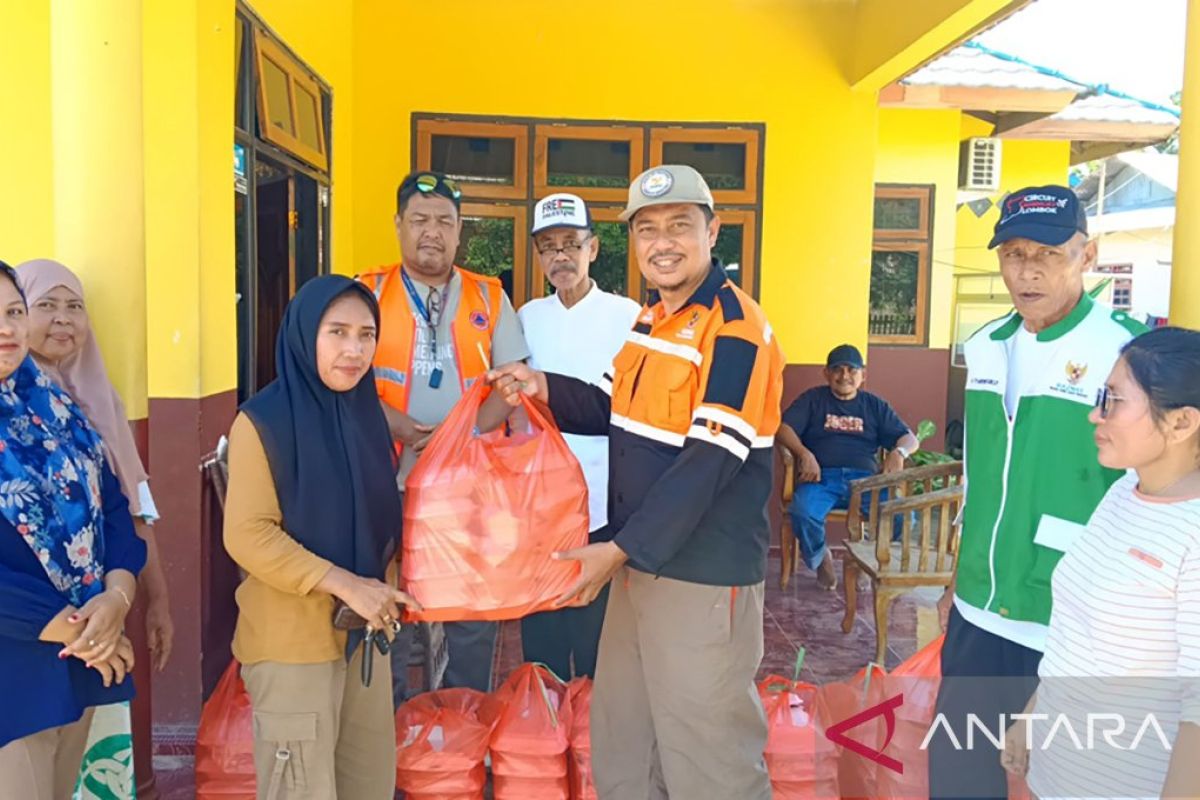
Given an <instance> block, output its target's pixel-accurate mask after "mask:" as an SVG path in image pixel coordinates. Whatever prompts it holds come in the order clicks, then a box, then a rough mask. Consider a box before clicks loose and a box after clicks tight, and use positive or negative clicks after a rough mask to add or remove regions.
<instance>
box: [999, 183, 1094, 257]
mask: <svg viewBox="0 0 1200 800" xmlns="http://www.w3.org/2000/svg"><path fill="white" fill-rule="evenodd" d="M1076 233H1082V234H1083V235H1085V236H1086V235H1087V212H1086V211H1084V208H1083V204H1082V203H1080V202H1079V198H1078V197H1076V196H1075V193H1074V192H1073V191H1071V190H1070V189H1068V188H1067V187H1065V186H1031V187H1029V188H1027V189H1021V190H1020V191H1017V192H1013V193H1012V194H1010V195H1009V196H1008V197H1006V198H1004V201H1003V202H1002V203H1001V204H1000V221H999V222H997V223H996V228H995V231H994V233H993V235H992V241H990V242H989V243H988V249H991V248H993V247H995V246H996V245H998V244H1000V243H1001V242H1007V241H1008V240H1009V239H1032V240H1033V241H1035V242H1039V243H1041V244H1048V245H1054V246H1057V245H1060V244H1062V243H1063V242H1065V241H1067V240H1068V239H1070V238H1071V237H1072V236H1074V235H1075V234H1076Z"/></svg>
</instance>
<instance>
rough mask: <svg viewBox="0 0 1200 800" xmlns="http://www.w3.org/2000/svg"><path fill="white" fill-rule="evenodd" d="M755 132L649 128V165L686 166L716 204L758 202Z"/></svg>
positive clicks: (729, 129) (724, 129)
mask: <svg viewBox="0 0 1200 800" xmlns="http://www.w3.org/2000/svg"><path fill="white" fill-rule="evenodd" d="M758 151H759V131H757V130H754V129H751V128H682V127H680V128H676V127H653V128H651V129H650V164H651V165H656V164H687V165H689V166H692V167H695V168H696V170H697V171H698V172H699V173H700V174H701V175H703V176H704V180H705V182H706V183H707V184H708V188H709V189H711V190H712V193H713V201H714V202H715V203H716V204H717V205H721V204H725V203H728V204H732V205H753V204H755V203H758V202H759V200H758V168H759V157H758Z"/></svg>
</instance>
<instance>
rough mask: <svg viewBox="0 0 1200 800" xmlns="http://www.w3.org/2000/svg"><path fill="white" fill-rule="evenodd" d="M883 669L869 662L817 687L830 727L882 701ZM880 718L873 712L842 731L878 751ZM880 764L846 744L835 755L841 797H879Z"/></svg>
mask: <svg viewBox="0 0 1200 800" xmlns="http://www.w3.org/2000/svg"><path fill="white" fill-rule="evenodd" d="M885 674H886V673H885V672H884V670H883V667H881V666H879V665H878V664H868V665H867V666H866V667H864V668H863V669H861V670H859V672H858V673H857V674H856V675H855V676H854V677H853V678H851V679H850V680H848V681H846V682H844V683H830V684H826V685H824V686H822V687H821V688H820V690H819V694H820V696H821V700H822V701H824V703H825V706H826V708H828V709H829V719H830V727H834V726H836V725H838V724H839V723H843V722H845V721H847V720H849V719H851V718H852V717H854V716H855V715H856V714H859V713H862V712H864V711H866V710H868V709H870V708H872V707H874V706H877V705H878V704H880V703H882V702H883V701H884V699H886V698H885V695H884V693H883V692H884V686H883V677H884V675H885ZM882 723H883V718H882V717H881V716H875V717H873V718H871V719H868V720H866V721H864V722H862V723H860V724H858V725H855V726H853V727H851V728H848V729H845V730H843V731H841V735H842V736H844V737H845V738H846V739H849V740H851V741H853V742H857V743H859V745H861V747H862V749H864V750H868V751H871V752H878V750H879V746H880V744H881V743H882V741H883V725H882ZM878 767H879V765H878V764H877V763H876V762H875V761H874V760H873V759H871V758H870V757H868V756H867V755H865V754H864V753H862V752H857V751H856V750H855V749H854V748H853V747H851V746H849V745H847V746H844V747H842V748H841V754H840V756H839V758H838V787H839V789H840V790H841V793H842V797H844V798H871V799H872V800H873V798H876V797H878V793H877V791H876V771H877V768H878Z"/></svg>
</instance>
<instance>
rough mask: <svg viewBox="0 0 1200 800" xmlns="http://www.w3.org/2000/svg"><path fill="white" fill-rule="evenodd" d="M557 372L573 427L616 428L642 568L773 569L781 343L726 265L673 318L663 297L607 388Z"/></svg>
mask: <svg viewBox="0 0 1200 800" xmlns="http://www.w3.org/2000/svg"><path fill="white" fill-rule="evenodd" d="M547 380H548V384H549V389H550V410H551V411H552V412H553V414H554V417H555V420H556V421H557V422H558V425H559V427H560V428H561V429H562V430H563V431H564V432H566V433H579V434H585V435H593V436H599V435H608V437H609V483H608V519H609V529H610V532H611V533H612V534H613V540H614V541H615V542H616V543H617V545H618V546H620V548H621V549H622V550H624V551H625V553H626V554H627V555H628V556H629V563H630V566H632V567H634V568H636V569H639V570H642V571H644V572H650V573H653V574H655V575H662V576H664V577H668V578H675V579H677V580H683V581H690V582H693V583H703V584H710V585H716V586H747V585H750V584H755V583H758V582H759V581H762V580H763V579H764V578H765V576H766V565H767V546H768V542H769V539H770V537H769V530H770V527H769V523H768V521H767V511H766V506H767V500H768V497H769V496H770V493H771V488H772V479H771V467H772V449H771V448H772V445H773V443H774V437H775V431H776V429H777V428H778V427H779V416H780V399H781V394H782V390H783V352H782V350H781V349H780V347H779V344H778V342H777V341H776V340H775V338H774V337H773V336H772V333H771V326H770V325H769V324H768V323H767V319H766V316H765V315H764V314H763V311H762V309H761V308H759V306H758V304H757V303H755V302H754V300H753V299H751V298H750V296H749V295H747V294H746V293H745V292H743V291H742V290H741V289H739V288H738V287H737V286H736V285H734V283H733V282H732V281H730V280H729V278H728V277H727V276H726V274H725V270H724V269H722V268H721V265H720V264H719V263H718V262H716V261H715V260H714V262H713V266H712V270H711V271H710V273H709V274H708V276H707V277H706V279H705V281H704V283H703V284H701V286H700V287H699V288H698V289H697V290H696V291H695V293H694V294H693V295H692V297H691V298H690V299H689V300H688V302H687V303H686V304H685V305H684V306H683V307H682V308H680V309H679V310H678V311H676V312H675V313H674V314H668V313H667V311H666V310H665V309H664V308H663V305H662V302H661V301H660V300H659V298H658V296H657V294H656V293H653V292H652V293H651V295H650V298H649V303H648V305H646V306H645V307H644V308H643V309H642V313H641V315H640V316H639V317H638V321H637V324H636V325H635V326H634V328H633V330H632V331H631V332H630V334H629V338H628V339H627V340H626V342H625V345H624V346H623V347H622V348H621V350H620V351H619V352H618V353H617V355H616V357H615V358H614V359H613V366H612V371H611V372H609V373H608V374H606V375H605V376H604V378H603V379H602V380H601V382H600V386H594V385H592V384H589V383H585V382H583V381H580V380H577V379H574V378H568V377H566V376H563V375H555V374H549V375H547Z"/></svg>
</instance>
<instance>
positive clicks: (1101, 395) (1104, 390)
mask: <svg viewBox="0 0 1200 800" xmlns="http://www.w3.org/2000/svg"><path fill="white" fill-rule="evenodd" d="M1124 399H1125V398H1124V397H1121V396H1120V395H1118V394H1116V393H1115V392H1113V391H1111V390H1110V389H1109V388H1108V387H1107V386H1101V387H1100V389H1099V390H1098V391H1097V392H1096V410H1097V411H1099V412H1100V419H1108V415H1109V414H1110V413H1111V412H1112V410H1113V406H1114V405H1115V404H1116V403H1117V402H1118V401H1120V400H1124Z"/></svg>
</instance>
